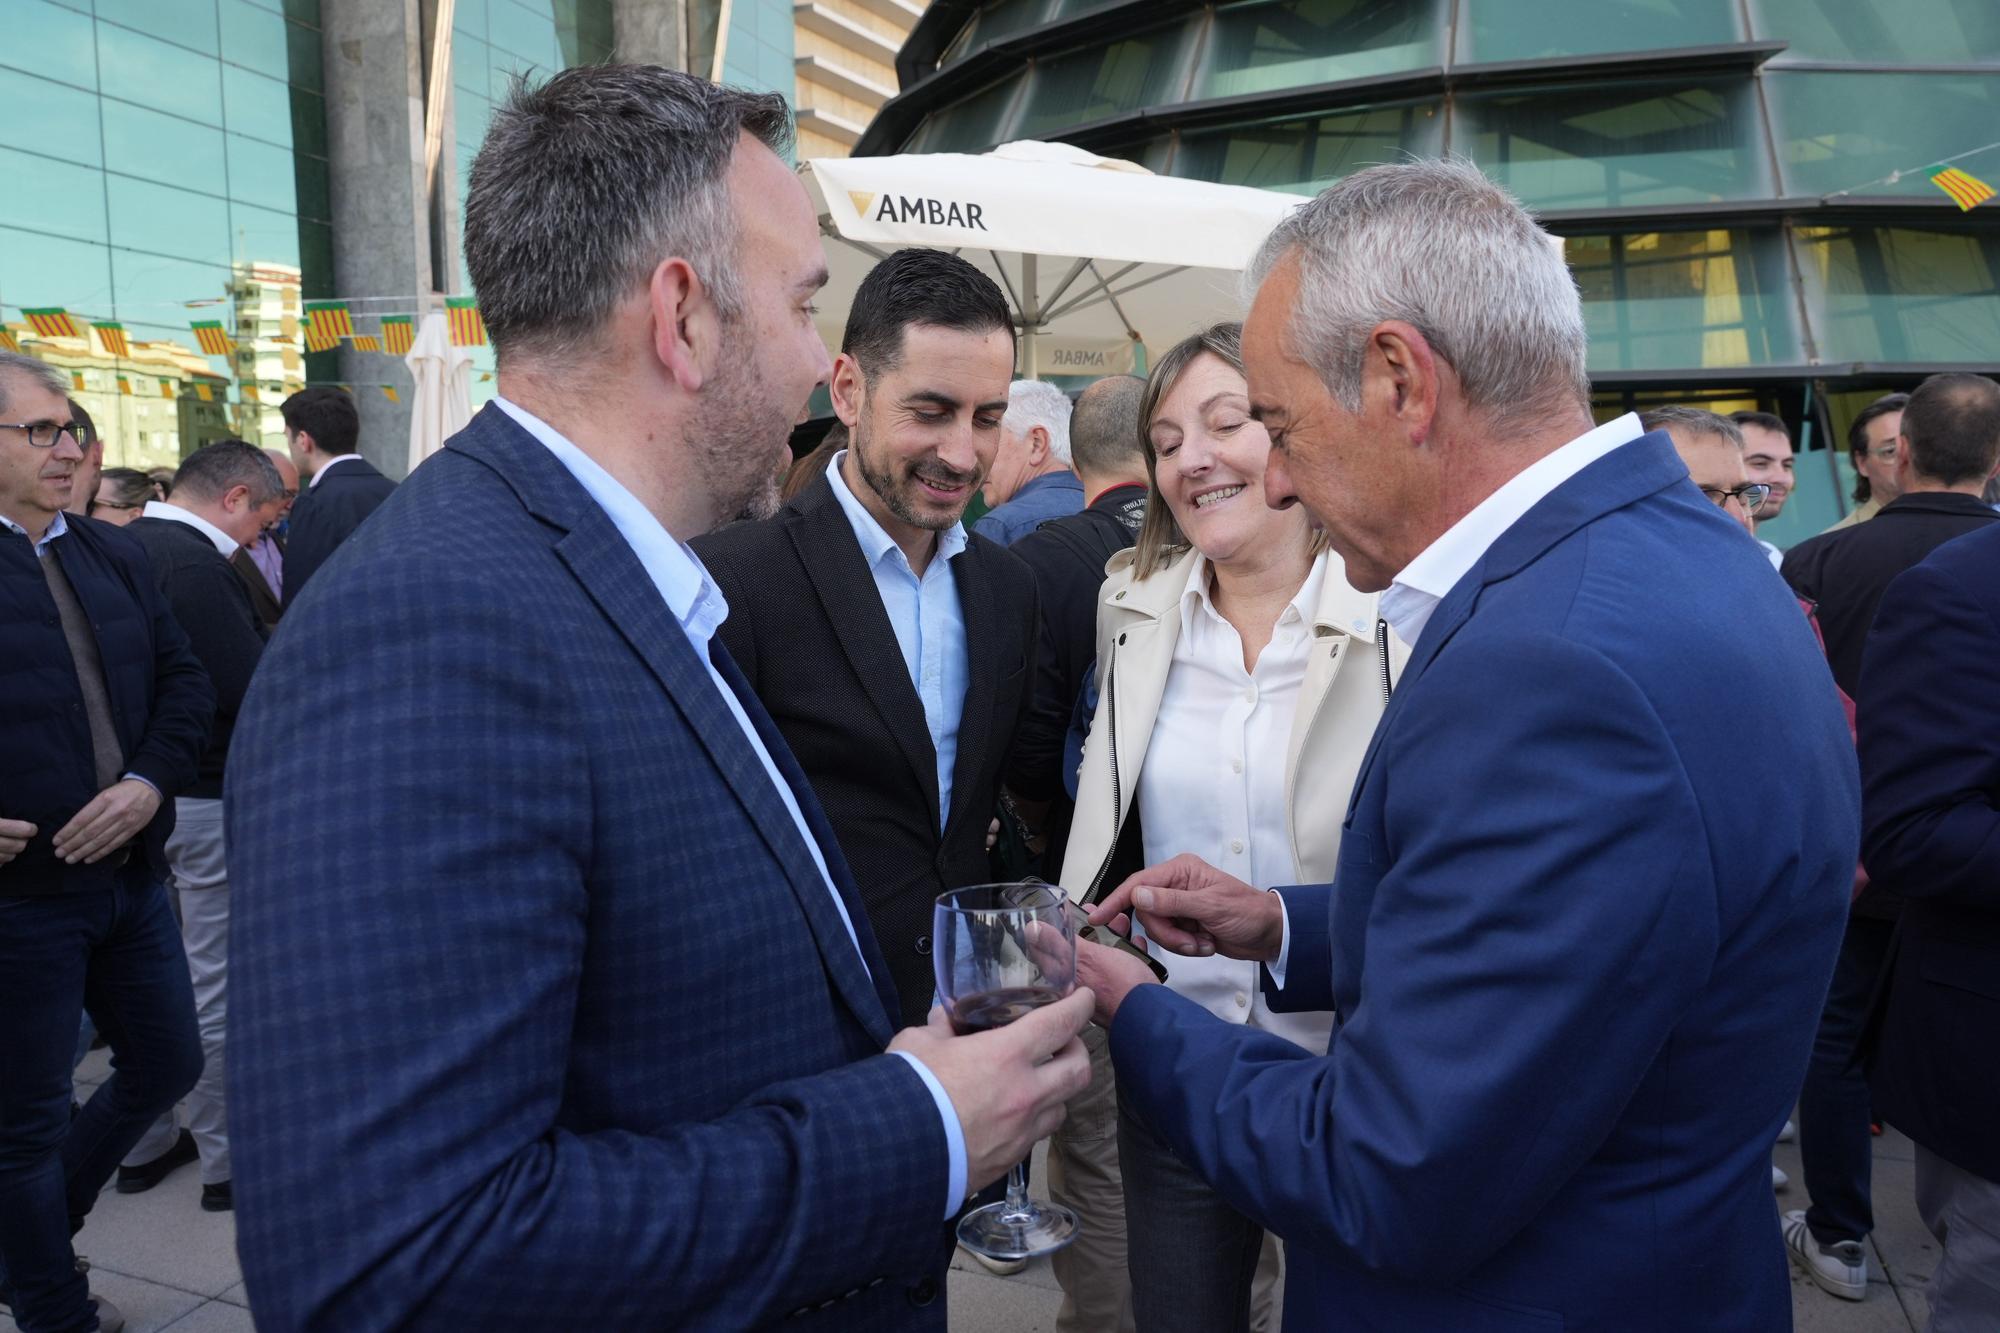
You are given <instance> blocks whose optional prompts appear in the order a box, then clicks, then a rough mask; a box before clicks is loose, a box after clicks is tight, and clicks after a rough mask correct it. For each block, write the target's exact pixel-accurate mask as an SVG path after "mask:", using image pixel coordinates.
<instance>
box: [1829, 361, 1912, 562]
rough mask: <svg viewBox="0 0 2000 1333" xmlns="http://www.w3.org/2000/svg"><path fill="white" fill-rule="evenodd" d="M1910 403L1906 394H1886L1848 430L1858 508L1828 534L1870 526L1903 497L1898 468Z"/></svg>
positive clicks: (1848, 454)
mask: <svg viewBox="0 0 2000 1333" xmlns="http://www.w3.org/2000/svg"><path fill="white" fill-rule="evenodd" d="M1909 401H1910V395H1908V394H1906V393H1885V394H1883V395H1882V396H1881V397H1880V398H1877V399H1876V400H1875V401H1874V402H1872V403H1870V404H1868V406H1866V407H1864V408H1862V409H1861V411H1860V413H1859V414H1857V415H1856V416H1855V418H1854V423H1853V424H1852V425H1850V426H1849V427H1848V428H1847V456H1848V458H1849V459H1851V460H1852V461H1853V463H1854V508H1852V509H1850V510H1848V511H1847V517H1845V518H1843V519H1841V520H1840V522H1838V523H1836V524H1834V525H1833V526H1832V527H1830V528H1828V529H1827V531H1828V532H1838V531H1840V530H1841V529H1842V528H1851V527H1854V526H1856V525H1857V524H1861V523H1866V522H1867V521H1868V520H1869V519H1871V518H1873V517H1875V515H1877V514H1879V513H1881V512H1882V506H1883V505H1885V504H1888V503H1889V502H1890V501H1891V500H1893V499H1895V498H1896V497H1897V496H1899V495H1901V494H1902V493H1903V487H1902V485H1901V483H1899V482H1898V481H1897V480H1896V464H1897V462H1898V460H1900V459H1901V458H1902V456H1903V446H1902V443H1901V436H1902V432H1903V408H1904V406H1905V405H1906V404H1907V403H1908V402H1909Z"/></svg>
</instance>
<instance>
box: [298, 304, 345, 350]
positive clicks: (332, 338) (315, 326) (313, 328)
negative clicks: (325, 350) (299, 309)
mask: <svg viewBox="0 0 2000 1333" xmlns="http://www.w3.org/2000/svg"><path fill="white" fill-rule="evenodd" d="M352 332H354V317H353V316H352V315H350V314H348V312H347V303H346V302H345V301H308V302H306V344H307V345H308V346H311V344H312V342H313V335H314V334H318V335H319V338H320V340H321V341H322V342H325V343H326V345H327V346H329V347H331V346H332V345H333V344H334V343H337V342H339V341H340V340H341V339H342V338H344V337H346V336H347V335H348V334H350V333H352Z"/></svg>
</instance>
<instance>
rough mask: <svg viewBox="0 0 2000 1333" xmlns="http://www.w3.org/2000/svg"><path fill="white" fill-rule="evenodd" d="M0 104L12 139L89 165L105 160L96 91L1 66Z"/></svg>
mask: <svg viewBox="0 0 2000 1333" xmlns="http://www.w3.org/2000/svg"><path fill="white" fill-rule="evenodd" d="M0 107H5V108H6V110H5V111H4V112H0V116H3V117H4V120H0V135H4V136H5V138H6V140H7V142H8V143H11V144H13V145H15V146H16V147H19V148H26V149H29V150H31V151H33V152H37V153H44V154H47V155H48V156H50V157H60V158H66V159H68V160H69V161H71V162H78V163H82V164H84V165H86V166H97V165H98V164H99V163H100V162H102V161H103V152H102V147H101V142H100V140H99V138H98V131H97V97H96V95H95V94H92V93H87V92H84V91H83V90H82V89H81V88H71V87H68V86H67V85H64V84H60V83H49V82H47V81H46V80H43V79H38V78H36V77H35V76H34V75H32V74H24V73H22V72H20V71H19V70H12V69H6V68H0Z"/></svg>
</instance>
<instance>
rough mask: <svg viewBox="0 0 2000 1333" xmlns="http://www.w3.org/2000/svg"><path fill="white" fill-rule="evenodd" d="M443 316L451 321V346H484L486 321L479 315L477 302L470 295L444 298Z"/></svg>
mask: <svg viewBox="0 0 2000 1333" xmlns="http://www.w3.org/2000/svg"><path fill="white" fill-rule="evenodd" d="M444 313H445V318H446V319H447V320H448V321H450V323H451V345H452V346H453V347H484V346H485V345H486V321H485V320H483V319H481V318H480V317H479V302H478V300H477V299H475V298H473V297H470V296H451V297H447V298H445V303H444Z"/></svg>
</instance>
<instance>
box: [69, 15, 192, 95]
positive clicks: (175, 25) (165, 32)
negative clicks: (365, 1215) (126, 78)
mask: <svg viewBox="0 0 2000 1333" xmlns="http://www.w3.org/2000/svg"><path fill="white" fill-rule="evenodd" d="M97 17H98V18H100V19H106V20H108V21H110V22H112V23H119V24H123V25H124V26H125V27H128V28H137V29H138V30H139V31H140V32H144V33H150V34H151V35H153V36H155V37H159V38H162V39H164V40H166V41H169V42H173V43H175V44H177V45H180V46H191V47H193V48H194V49H195V50H197V51H200V52H203V53H204V54H206V55H211V56H212V55H215V54H216V53H217V50H218V49H219V48H218V47H217V45H216V40H215V0H97ZM106 86H107V87H115V86H116V85H114V84H111V83H110V82H109V79H108V78H107V80H106Z"/></svg>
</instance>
